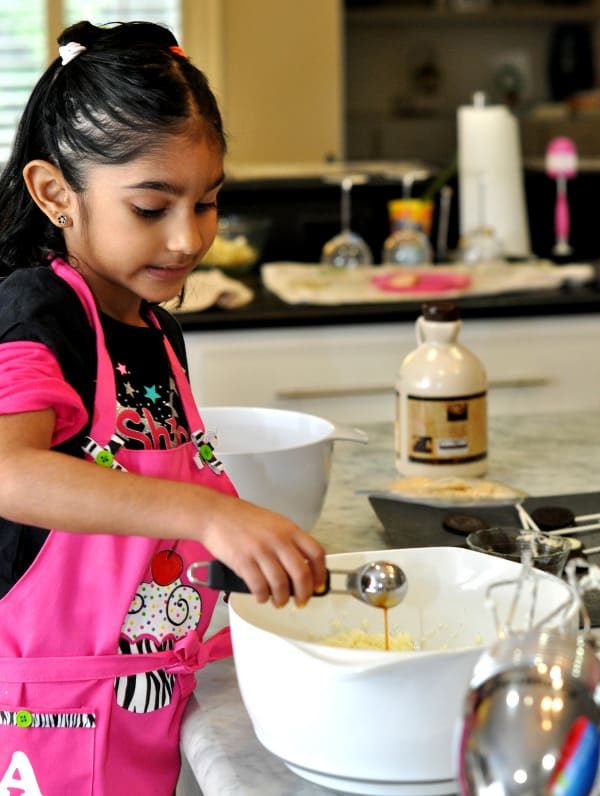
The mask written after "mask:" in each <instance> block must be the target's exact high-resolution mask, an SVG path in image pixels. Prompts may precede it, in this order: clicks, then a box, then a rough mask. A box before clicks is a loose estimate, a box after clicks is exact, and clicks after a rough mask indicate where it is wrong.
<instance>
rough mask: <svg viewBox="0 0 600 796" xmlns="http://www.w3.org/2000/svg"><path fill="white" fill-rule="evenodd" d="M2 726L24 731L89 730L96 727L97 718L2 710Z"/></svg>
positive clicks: (93, 715)
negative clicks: (35, 728)
mask: <svg viewBox="0 0 600 796" xmlns="http://www.w3.org/2000/svg"><path fill="white" fill-rule="evenodd" d="M0 724H4V725H7V726H9V727H22V728H24V729H27V728H29V727H40V728H51V727H52V728H54V727H61V728H69V729H70V728H80V729H84V730H89V729H93V728H94V727H95V726H96V716H95V714H94V713H32V712H31V711H29V710H16V711H12V710H0Z"/></svg>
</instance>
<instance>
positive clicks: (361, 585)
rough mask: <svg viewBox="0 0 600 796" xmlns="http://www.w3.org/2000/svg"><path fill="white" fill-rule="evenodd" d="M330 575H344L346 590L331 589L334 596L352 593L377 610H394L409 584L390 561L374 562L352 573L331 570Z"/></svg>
mask: <svg viewBox="0 0 600 796" xmlns="http://www.w3.org/2000/svg"><path fill="white" fill-rule="evenodd" d="M330 575H343V576H345V578H346V584H345V586H346V588H345V589H330V591H331V592H332V593H333V594H346V593H348V592H349V593H350V594H351V595H352V596H353V597H356V598H357V599H358V600H361V601H362V602H364V603H367V605H372V606H374V607H375V608H393V607H394V606H396V605H398V604H399V603H401V602H402V600H403V599H404V597H405V596H406V591H407V589H408V582H407V580H406V575H405V574H404V572H403V571H402V570H401V569H400V567H399V566H398V565H397V564H392V563H391V562H390V561H372V562H370V563H368V564H364V565H363V566H362V567H359V568H358V569H355V570H353V571H351V572H348V571H345V570H330Z"/></svg>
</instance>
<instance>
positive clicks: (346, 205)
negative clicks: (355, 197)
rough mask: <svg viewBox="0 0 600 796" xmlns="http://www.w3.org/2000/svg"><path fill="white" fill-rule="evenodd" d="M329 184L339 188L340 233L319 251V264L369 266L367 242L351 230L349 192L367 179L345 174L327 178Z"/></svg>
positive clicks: (369, 256) (369, 253)
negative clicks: (337, 185) (335, 184)
mask: <svg viewBox="0 0 600 796" xmlns="http://www.w3.org/2000/svg"><path fill="white" fill-rule="evenodd" d="M326 179H327V180H328V181H330V182H339V183H340V186H341V191H342V195H341V208H340V221H341V231H340V232H338V234H337V235H334V237H333V238H331V239H330V240H328V241H327V243H326V244H325V245H324V246H323V249H322V251H321V262H322V263H326V264H328V265H335V266H337V267H338V268H346V267H353V266H355V265H371V263H372V262H373V255H372V254H371V250H370V248H369V246H368V244H367V242H366V241H365V240H364V239H363V238H361V236H360V235H358V234H357V233H356V232H353V231H352V230H351V228H350V227H351V206H350V192H351V191H352V187H353V186H354V185H357V184H363V183H365V182H366V181H367V177H366V176H365V175H362V174H345V175H342V176H341V177H339V176H337V177H327V178H326Z"/></svg>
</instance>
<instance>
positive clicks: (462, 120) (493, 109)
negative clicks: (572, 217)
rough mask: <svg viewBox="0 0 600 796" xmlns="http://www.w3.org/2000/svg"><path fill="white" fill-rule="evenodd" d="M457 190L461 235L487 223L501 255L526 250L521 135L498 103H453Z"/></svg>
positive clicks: (528, 249)
mask: <svg viewBox="0 0 600 796" xmlns="http://www.w3.org/2000/svg"><path fill="white" fill-rule="evenodd" d="M457 138H458V194H459V222H460V234H461V236H463V237H464V236H468V235H469V234H470V233H472V232H473V231H474V230H475V229H477V228H481V227H491V228H492V229H493V230H494V232H495V234H496V237H498V238H499V239H500V243H501V245H502V247H503V252H504V256H506V257H516V258H526V257H528V256H529V255H530V253H531V246H530V240H529V223H528V219H527V208H526V203H525V185H524V178H523V166H522V160H521V141H520V137H519V126H518V122H517V120H516V118H515V117H514V115H513V114H512V113H511V112H510V110H509V109H508V108H507V107H505V106H504V105H484V104H479V105H468V106H464V107H461V108H459V109H458V131H457Z"/></svg>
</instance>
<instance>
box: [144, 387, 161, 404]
mask: <svg viewBox="0 0 600 796" xmlns="http://www.w3.org/2000/svg"><path fill="white" fill-rule="evenodd" d="M144 390H145V397H146V398H148V399H149V400H150V401H152V403H153V404H155V403H156V402H157V401H158V399H159V398H160V395H159V394H158V393H157V392H156V384H153V385H152V387H146V386H145V385H144Z"/></svg>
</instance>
